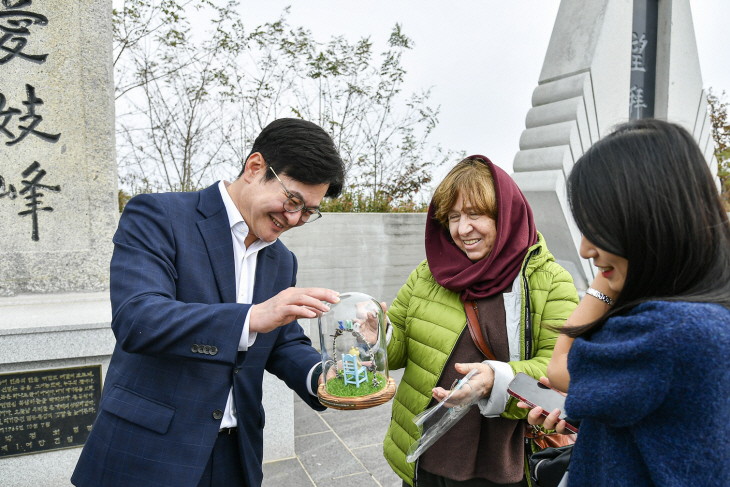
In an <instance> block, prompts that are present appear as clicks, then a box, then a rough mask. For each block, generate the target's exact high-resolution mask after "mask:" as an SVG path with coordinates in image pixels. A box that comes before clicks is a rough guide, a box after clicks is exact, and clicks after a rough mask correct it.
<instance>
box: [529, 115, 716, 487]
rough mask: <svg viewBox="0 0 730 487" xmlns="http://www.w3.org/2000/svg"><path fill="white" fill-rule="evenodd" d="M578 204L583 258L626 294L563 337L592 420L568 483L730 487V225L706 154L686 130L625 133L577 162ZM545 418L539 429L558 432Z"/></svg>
mask: <svg viewBox="0 0 730 487" xmlns="http://www.w3.org/2000/svg"><path fill="white" fill-rule="evenodd" d="M568 198H569V201H570V206H571V210H572V212H573V215H574V217H575V220H576V223H577V224H578V227H579V228H580V230H581V232H582V234H583V239H582V243H581V256H582V257H584V258H586V259H593V263H594V265H596V267H598V269H599V272H600V274H601V275H602V277H603V278H605V279H606V280H607V282H608V285H609V287H610V288H611V290H612V291H613V293H614V295H616V296H617V297H616V299H615V302H613V304H612V305H611V306H610V307H609V309H608V311H607V313H606V314H605V315H603V316H602V317H601V318H599V319H597V320H595V321H592V322H590V323H587V324H583V325H580V326H571V327H568V326H566V327H564V328H563V329H562V333H564V334H565V335H567V337H571V338H574V339H575V341H574V342H573V344H572V347H571V348H570V353H569V354H568V361H567V364H568V371H567V372H568V373H569V391H568V397H567V400H566V403H565V408H566V412H567V414H568V416H569V417H570V418H572V419H578V420H582V423H581V426H580V433H579V434H578V440H577V442H576V444H575V447H574V450H573V456H572V460H571V465H570V474H569V478H568V485H569V486H584V485H591V486H626V485H631V486H637V487H638V486H655V485H656V486H670V487H671V486H698V485H702V486H714V485H717V486H719V485H726V484H727V482H728V479H729V478H730V462H729V461H728V460H729V459H730V441H729V440H730V422H728V418H730V396H729V395H728V392H729V391H730V225H729V224H728V216H727V214H726V212H725V209H724V208H723V205H722V202H721V199H720V197H719V194H718V192H717V188H716V186H715V181H714V180H713V177H712V175H711V174H710V171H709V169H708V167H707V164H706V162H705V160H704V157H703V155H702V152H701V151H700V149H699V147H698V146H697V144H696V143H695V141H694V140H693V139H692V137H691V135H690V134H689V133H687V131H686V130H684V129H683V128H681V127H679V126H677V125H673V124H670V123H667V122H662V121H658V120H651V119H647V120H638V121H633V122H630V123H627V124H624V125H621V126H619V127H618V129H617V130H616V131H615V132H614V133H612V134H611V135H609V136H607V137H606V138H604V139H603V140H601V141H599V142H597V143H596V144H595V145H594V146H593V147H591V148H590V149H589V150H588V151H587V152H586V154H585V155H584V156H583V157H581V159H580V160H579V161H578V162H577V163H576V165H575V166H574V168H573V170H572V171H571V173H570V176H569V179H568ZM540 412H541V410H540V409H539V408H535V409H534V410H533V411H531V412H530V416H529V420H530V422H531V423H544V426H545V427H548V428H552V427H555V426H556V419H557V415H556V414H555V412H553V413H551V414H550V415H549V416H548V418H547V419H545V420H544V422H543V420H542V419H540V417H539V414H540ZM563 426H564V424H563V422H562V421H561V422H560V423H558V424H557V429H558V431H559V432H562V431H564V430H563Z"/></svg>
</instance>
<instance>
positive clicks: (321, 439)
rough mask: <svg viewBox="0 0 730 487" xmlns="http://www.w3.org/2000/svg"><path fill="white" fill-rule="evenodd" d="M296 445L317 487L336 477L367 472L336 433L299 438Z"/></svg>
mask: <svg viewBox="0 0 730 487" xmlns="http://www.w3.org/2000/svg"><path fill="white" fill-rule="evenodd" d="M294 443H295V447H294V448H295V451H296V452H297V455H298V456H299V459H300V460H301V462H302V464H303V465H304V468H305V469H306V471H307V472H308V473H309V475H310V476H311V477H312V479H314V482H315V483H316V484H317V485H319V483H320V481H323V480H327V479H332V478H334V477H342V476H345V475H350V474H356V473H362V472H365V468H364V467H363V466H362V465H361V464H360V462H359V461H358V460H357V459H356V458H355V457H354V456H353V455H352V453H350V451H349V450H348V449H347V447H346V446H345V445H344V444H342V442H341V441H340V440H339V439H338V438H337V436H335V434H334V433H331V432H330V433H321V434H315V435H308V436H299V437H296V438H295V439H294Z"/></svg>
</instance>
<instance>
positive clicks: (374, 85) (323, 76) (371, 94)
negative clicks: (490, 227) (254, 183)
mask: <svg viewBox="0 0 730 487" xmlns="http://www.w3.org/2000/svg"><path fill="white" fill-rule="evenodd" d="M217 3H220V2H213V1H212V0H189V1H188V2H176V1H174V0H158V1H154V0H125V1H124V5H123V8H121V9H119V10H115V12H114V33H115V34H114V35H115V71H116V76H117V111H118V113H119V116H118V134H119V137H118V139H119V146H120V147H119V171H120V180H121V182H122V185H123V186H124V189H125V191H126V192H129V193H136V192H142V191H159V190H172V191H192V190H196V189H199V188H201V187H204V186H205V185H207V184H210V182H212V181H214V180H215V179H218V178H232V177H235V175H237V174H238V172H239V171H240V168H241V167H242V165H243V162H244V161H245V158H246V156H247V155H248V151H249V150H250V147H251V145H252V142H253V139H254V138H255V137H256V135H258V133H259V132H260V131H261V129H263V127H265V126H266V125H267V124H268V123H270V122H271V121H273V120H275V119H277V118H281V117H286V116H295V117H301V118H304V119H307V120H311V121H314V122H316V123H318V124H319V125H320V126H322V127H324V128H325V129H326V130H327V131H328V132H329V133H330V134H331V135H332V137H333V139H334V140H335V142H336V144H337V145H338V147H339V149H340V152H341V154H342V156H343V158H344V159H345V161H346V163H347V165H348V181H347V190H346V193H347V194H348V196H347V198H349V199H350V200H351V201H357V202H358V204H357V205H353V206H352V208H354V209H352V210H351V211H406V209H410V210H411V211H413V210H418V209H422V207H423V206H424V205H423V204H420V205H419V204H418V203H415V202H414V197H415V195H417V194H418V192H419V191H422V190H423V188H424V187H425V186H426V185H427V184H428V183H429V182H430V181H431V175H430V171H431V170H432V169H433V168H434V167H435V166H437V165H438V164H440V163H441V162H442V161H444V160H445V159H446V158H448V157H449V156H450V155H451V153H447V152H444V151H442V150H441V148H440V147H439V146H435V145H432V144H430V140H429V138H430V135H431V133H432V131H433V129H434V128H435V127H436V125H437V123H438V119H437V117H438V108H432V107H430V106H429V104H428V102H429V97H430V92H429V91H423V92H421V93H416V94H412V95H410V96H406V95H404V94H403V93H402V86H403V82H404V79H405V75H406V71H405V69H404V68H403V66H402V53H403V52H404V51H405V50H407V49H411V48H412V41H411V40H410V39H409V38H408V37H406V36H405V35H404V34H403V33H402V32H401V28H400V26H399V25H396V26H395V28H394V29H393V31H392V33H391V35H390V38H389V39H388V43H387V46H388V49H387V50H386V52H384V53H382V54H380V55H376V54H375V53H374V52H373V46H372V43H371V41H370V39H369V38H363V39H359V40H357V41H356V42H353V43H351V42H349V41H347V40H346V39H344V38H343V37H335V38H333V39H331V40H330V41H329V42H327V43H320V42H318V41H317V40H316V39H315V38H314V36H313V35H312V33H311V32H310V31H309V30H306V29H304V28H301V27H298V28H293V27H291V26H290V25H289V23H288V21H287V17H288V15H289V10H288V9H285V10H284V12H283V13H282V15H281V17H280V18H279V19H278V20H277V21H275V22H269V23H265V24H263V25H260V26H258V27H256V28H254V29H253V30H250V31H247V30H245V29H244V25H243V23H242V21H241V20H240V18H239V16H238V13H237V7H238V5H237V3H236V2H234V1H228V2H227V3H226V4H225V5H223V6H220V5H217ZM191 12H195V15H196V16H197V17H206V16H207V17H209V18H210V22H209V24H208V25H209V26H210V28H209V29H207V30H206V31H205V32H201V31H199V30H197V29H193V28H191V26H190V22H189V17H188V16H189V15H190V13H191ZM198 24H200V22H199V23H198ZM121 201H122V198H121V196H120V202H121ZM120 204H121V203H120ZM330 206H331V207H332V209H336V208H337V209H343V210H344V209H346V208H348V207H349V206H350V205H348V204H344V203H343V204H339V203H337V202H332V203H331V204H330ZM345 211H346V210H345Z"/></svg>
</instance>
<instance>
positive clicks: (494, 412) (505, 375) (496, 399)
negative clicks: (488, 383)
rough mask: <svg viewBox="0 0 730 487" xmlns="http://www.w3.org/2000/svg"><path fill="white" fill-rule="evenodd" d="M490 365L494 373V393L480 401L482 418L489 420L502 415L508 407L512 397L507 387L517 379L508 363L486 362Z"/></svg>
mask: <svg viewBox="0 0 730 487" xmlns="http://www.w3.org/2000/svg"><path fill="white" fill-rule="evenodd" d="M482 363H485V364H487V365H489V366H490V367H491V368H492V370H493V371H494V386H492V392H491V394H489V397H488V398H485V399H480V400H479V402H478V403H477V404H479V411H480V412H481V413H482V416H486V417H487V418H494V417H497V416H499V415H500V414H502V413H503V412H504V410H505V408H506V407H507V401H509V398H510V395H509V394H508V393H507V387H508V386H509V383H510V382H512V379H514V378H515V374H514V372H512V367H510V365H509V364H508V363H506V362H499V361H497V360H485V361H484V362H482Z"/></svg>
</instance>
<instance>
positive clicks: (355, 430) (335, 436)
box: [263, 370, 402, 487]
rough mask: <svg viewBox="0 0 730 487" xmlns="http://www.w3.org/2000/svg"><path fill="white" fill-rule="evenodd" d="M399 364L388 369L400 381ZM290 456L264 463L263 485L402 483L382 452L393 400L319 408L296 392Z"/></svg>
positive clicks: (389, 486) (394, 486)
mask: <svg viewBox="0 0 730 487" xmlns="http://www.w3.org/2000/svg"><path fill="white" fill-rule="evenodd" d="M401 373H402V370H399V371H397V372H394V373H392V374H391V375H392V376H393V377H394V378H395V380H396V382H400V377H401ZM294 401H295V402H294V435H295V438H294V441H295V445H294V451H295V453H296V457H295V458H291V459H287V460H279V461H276V462H268V463H264V482H263V487H300V486H302V487H311V486H316V487H335V486H336V487H344V486H350V485H357V486H358V487H377V486H380V487H401V480H400V478H399V477H398V476H397V475H396V474H395V473H393V471H392V470H391V469H390V466H389V465H388V462H386V461H385V458H383V438H384V437H385V431H386V429H387V428H388V424H389V423H390V410H391V407H392V402H388V403H386V404H383V405H381V406H377V407H374V408H371V409H364V410H361V411H339V410H335V409H328V410H326V411H324V412H321V413H318V412H316V411H313V410H312V409H310V408H309V407H308V406H306V405H305V404H304V403H303V402H302V401H301V399H299V398H298V397H296V396H295V400H294Z"/></svg>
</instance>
